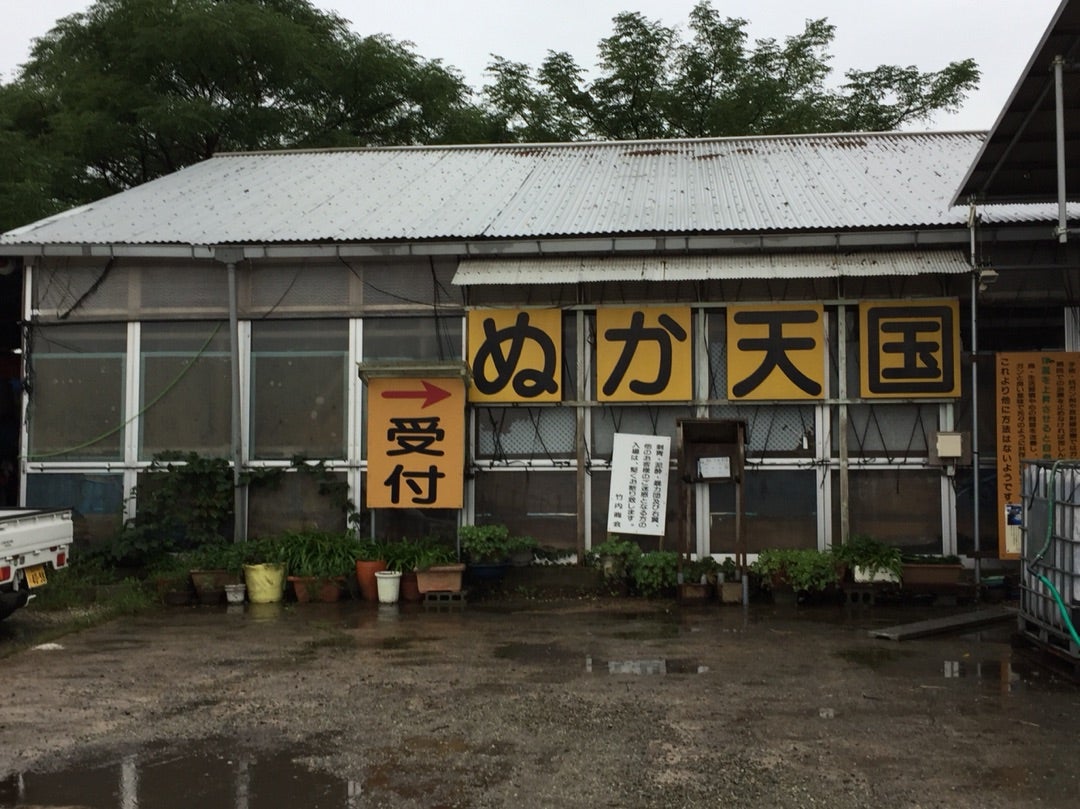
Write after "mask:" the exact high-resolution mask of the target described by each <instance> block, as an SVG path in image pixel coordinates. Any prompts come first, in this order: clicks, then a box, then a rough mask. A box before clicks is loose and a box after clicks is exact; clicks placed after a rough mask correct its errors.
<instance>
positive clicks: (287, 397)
mask: <svg viewBox="0 0 1080 809" xmlns="http://www.w3.org/2000/svg"><path fill="white" fill-rule="evenodd" d="M347 349H348V323H347V322H346V321H329V320H328V321H259V322H256V323H253V324H252V327H251V396H252V403H251V410H252V413H251V432H252V454H253V456H254V457H256V458H292V457H294V456H296V455H302V456H304V457H307V458H343V457H345V409H346V406H345V395H346V393H345V392H346V390H347V384H346V378H347V377H346V375H347V373H348V369H347V368H346V359H347Z"/></svg>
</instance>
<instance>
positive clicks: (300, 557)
mask: <svg viewBox="0 0 1080 809" xmlns="http://www.w3.org/2000/svg"><path fill="white" fill-rule="evenodd" d="M281 547H282V552H283V561H284V562H285V567H286V570H288V572H289V575H290V576H317V577H320V578H334V577H337V576H346V575H348V574H349V573H350V572H351V571H352V570H353V569H354V567H355V565H356V551H357V542H356V540H355V539H354V538H353V536H352V535H351V534H349V533H346V532H330V531H294V532H289V533H286V534H283V535H282V538H281Z"/></svg>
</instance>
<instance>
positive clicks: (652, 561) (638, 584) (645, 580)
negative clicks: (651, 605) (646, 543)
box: [630, 551, 679, 597]
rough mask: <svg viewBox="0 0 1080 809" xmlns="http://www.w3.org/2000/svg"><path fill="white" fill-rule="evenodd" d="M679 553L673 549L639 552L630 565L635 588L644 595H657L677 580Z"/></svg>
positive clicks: (668, 588) (673, 584) (669, 587)
mask: <svg viewBox="0 0 1080 809" xmlns="http://www.w3.org/2000/svg"><path fill="white" fill-rule="evenodd" d="M678 568H679V555H678V554H677V553H676V552H675V551H649V552H648V553H641V554H639V555H638V556H637V557H636V558H634V560H633V562H632V563H631V565H630V577H631V579H632V580H633V582H634V587H635V589H636V590H637V591H638V592H639V593H641V594H642V595H644V596H650V597H651V596H658V595H661V594H662V593H663V592H664V591H666V590H670V589H671V588H673V587H674V586H675V584H676V583H677V581H678Z"/></svg>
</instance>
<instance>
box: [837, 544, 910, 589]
mask: <svg viewBox="0 0 1080 809" xmlns="http://www.w3.org/2000/svg"><path fill="white" fill-rule="evenodd" d="M832 550H833V555H834V556H835V557H836V558H837V559H839V560H840V561H841V562H842V563H844V564H846V565H847V566H848V569H849V570H851V573H852V577H853V579H854V580H855V582H857V583H869V582H893V583H899V581H900V574H901V572H902V566H903V565H902V560H901V555H900V549H899V548H894V547H893V546H891V545H886V544H885V543H884V542H880V541H879V540H876V539H874V538H873V537H870V536H866V535H864V534H857V535H855V536H852V537H851V538H850V539H848V541H847V542H845V543H844V544H842V545H834V546H833V549H832Z"/></svg>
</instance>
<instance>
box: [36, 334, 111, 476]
mask: <svg viewBox="0 0 1080 809" xmlns="http://www.w3.org/2000/svg"><path fill="white" fill-rule="evenodd" d="M126 347H127V330H126V327H125V326H124V325H123V324H109V325H79V326H49V327H46V328H39V329H35V330H34V333H33V348H32V351H31V354H30V356H31V366H30V386H29V391H30V460H58V461H59V460H63V461H72V460H119V459H120V458H121V452H122V451H121V446H122V438H123V423H124V413H123V401H124V354H125V351H126Z"/></svg>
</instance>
